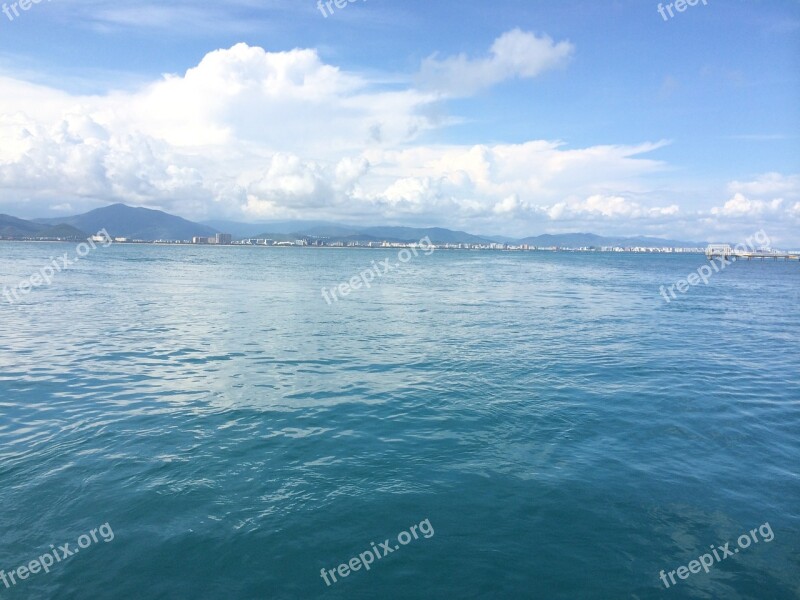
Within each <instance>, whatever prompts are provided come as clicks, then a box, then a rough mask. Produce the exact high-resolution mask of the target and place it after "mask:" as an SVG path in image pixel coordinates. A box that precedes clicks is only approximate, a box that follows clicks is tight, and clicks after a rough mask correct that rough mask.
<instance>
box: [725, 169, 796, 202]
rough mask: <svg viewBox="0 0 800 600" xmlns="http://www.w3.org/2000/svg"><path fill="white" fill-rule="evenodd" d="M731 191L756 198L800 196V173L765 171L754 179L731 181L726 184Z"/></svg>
mask: <svg viewBox="0 0 800 600" xmlns="http://www.w3.org/2000/svg"><path fill="white" fill-rule="evenodd" d="M728 189H729V190H730V191H731V192H733V193H742V194H747V195H750V196H755V197H757V198H763V197H765V196H772V197H773V198H774V197H775V196H782V197H787V198H795V197H800V175H782V174H781V173H765V174H764V175H761V176H760V177H758V179H756V180H755V181H745V182H741V181H733V182H731V183H730V184H729V185H728Z"/></svg>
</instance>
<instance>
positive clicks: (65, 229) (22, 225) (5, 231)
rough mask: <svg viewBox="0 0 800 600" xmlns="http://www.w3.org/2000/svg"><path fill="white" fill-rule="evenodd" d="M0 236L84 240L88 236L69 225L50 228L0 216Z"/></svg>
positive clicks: (7, 216)
mask: <svg viewBox="0 0 800 600" xmlns="http://www.w3.org/2000/svg"><path fill="white" fill-rule="evenodd" d="M0 236H2V237H10V238H31V239H59V240H85V239H86V238H87V237H89V236H88V235H86V233H84V232H83V231H81V230H79V229H76V228H75V227H72V226H70V225H63V224H59V225H55V226H50V225H46V224H43V223H37V222H35V221H25V220H24V219H18V218H16V217H11V216H9V215H0Z"/></svg>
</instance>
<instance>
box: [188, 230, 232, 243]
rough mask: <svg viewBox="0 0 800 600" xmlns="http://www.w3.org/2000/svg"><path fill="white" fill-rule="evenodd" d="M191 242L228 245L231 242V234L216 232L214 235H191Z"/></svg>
mask: <svg viewBox="0 0 800 600" xmlns="http://www.w3.org/2000/svg"><path fill="white" fill-rule="evenodd" d="M192 243H193V244H214V245H217V246H230V245H231V244H232V243H233V236H232V235H231V234H230V233H218V234H217V235H215V236H214V237H193V238H192Z"/></svg>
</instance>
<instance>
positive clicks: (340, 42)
mask: <svg viewBox="0 0 800 600" xmlns="http://www.w3.org/2000/svg"><path fill="white" fill-rule="evenodd" d="M7 4H11V3H8V2H7ZM658 4H659V3H658V2H650V1H649V0H636V1H633V0H631V1H627V0H616V1H594V2H590V1H582V0H580V1H567V0H565V1H563V2H552V1H551V2H540V1H528V2H522V1H508V0H498V1H495V2H474V1H473V2H463V1H462V2H455V1H451V0H441V1H439V2H435V3H434V2H429V1H426V2H422V1H418V0H410V1H409V0H404V1H403V2H402V3H401V2H397V1H389V0H366V1H360V0H358V1H356V2H354V3H352V4H348V5H347V6H346V7H345V8H342V9H336V8H334V12H333V14H332V15H329V16H328V17H327V18H325V17H323V16H322V14H321V13H320V12H319V10H318V8H317V5H316V1H315V0H294V1H292V2H289V1H285V0H272V1H270V0H267V1H260V2H251V1H250V0H240V1H235V2H215V3H213V4H200V3H183V2H173V3H170V4H165V3H149V2H138V1H133V2H128V3H126V4H124V5H121V4H119V3H112V2H107V1H105V0H90V1H82V2H72V1H70V0H51V1H49V2H48V1H43V2H41V3H40V4H36V5H32V6H31V7H30V9H29V10H28V11H22V12H20V13H19V16H18V17H16V18H14V20H13V21H12V20H9V19H8V18H7V17H6V16H4V15H3V14H0V89H2V90H3V93H2V94H0V212H6V213H10V214H14V215H17V216H22V217H35V216H51V215H60V214H67V213H75V212H82V211H84V210H88V209H91V208H96V207H98V206H103V205H105V204H108V203H110V202H125V203H127V204H131V205H139V206H147V207H151V208H161V209H164V210H168V211H170V212H173V213H176V214H180V215H181V216H185V217H187V218H193V219H205V218H212V217H220V218H228V219H234V220H241V221H266V220H284V219H291V218H303V219H311V218H313V219H317V218H320V219H330V220H335V221H340V222H350V223H356V222H358V223H375V224H378V223H381V224H382V223H396V224H408V225H437V226H446V227H453V228H461V229H466V230H469V231H475V232H485V233H493V234H506V235H528V234H538V233H544V232H564V231H578V230H581V231H594V232H597V233H604V234H631V235H634V234H649V235H660V236H669V237H677V238H681V239H714V238H724V239H729V240H735V239H736V238H737V236H741V237H742V239H744V238H745V237H747V236H749V235H751V234H752V233H753V231H755V229H757V227H756V226H759V227H761V226H763V227H764V228H765V230H766V231H768V232H769V233H770V234H771V237H772V238H773V239H774V240H775V241H776V243H782V244H783V245H792V244H794V245H799V246H800V236H798V235H797V234H795V233H794V232H795V231H797V225H799V224H800V165H799V164H798V163H800V68H799V67H800V64H799V63H800V0H769V1H767V0H765V1H759V0H746V1H745V0H726V1H725V2H723V1H722V0H708V4H707V5H703V4H702V2H700V3H698V4H697V5H696V6H693V7H688V8H687V9H686V10H685V11H684V12H681V13H676V14H675V16H674V17H673V18H670V19H668V20H667V21H665V20H664V19H663V18H662V17H661V16H660V15H659V12H658V11H657V7H658ZM12 14H13V13H12ZM187 71H188V73H187Z"/></svg>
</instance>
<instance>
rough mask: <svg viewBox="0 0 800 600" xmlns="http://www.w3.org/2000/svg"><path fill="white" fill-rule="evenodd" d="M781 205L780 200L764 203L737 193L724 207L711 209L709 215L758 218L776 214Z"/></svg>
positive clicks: (781, 200) (781, 201)
mask: <svg viewBox="0 0 800 600" xmlns="http://www.w3.org/2000/svg"><path fill="white" fill-rule="evenodd" d="M782 205H783V199H782V198H776V199H775V200H772V201H770V202H765V201H763V200H750V199H748V198H747V197H745V195H744V194H742V193H739V192H737V193H736V194H734V196H733V198H731V199H730V200H728V201H727V202H726V203H725V205H724V206H722V207H714V208H712V209H711V214H713V215H718V216H724V217H759V216H761V215H764V214H768V213H772V214H777V213H778V212H779V211H780V209H781V206H782Z"/></svg>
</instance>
